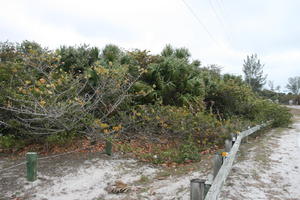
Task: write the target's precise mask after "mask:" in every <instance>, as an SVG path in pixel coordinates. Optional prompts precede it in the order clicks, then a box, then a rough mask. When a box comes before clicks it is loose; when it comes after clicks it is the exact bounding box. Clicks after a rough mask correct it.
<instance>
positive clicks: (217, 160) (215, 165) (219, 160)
mask: <svg viewBox="0 0 300 200" xmlns="http://www.w3.org/2000/svg"><path fill="white" fill-rule="evenodd" d="M222 163H223V158H222V156H221V155H220V154H219V153H216V154H215V156H214V158H213V168H214V171H213V175H214V179H215V177H216V176H217V174H218V172H219V170H220V168H221V166H222Z"/></svg>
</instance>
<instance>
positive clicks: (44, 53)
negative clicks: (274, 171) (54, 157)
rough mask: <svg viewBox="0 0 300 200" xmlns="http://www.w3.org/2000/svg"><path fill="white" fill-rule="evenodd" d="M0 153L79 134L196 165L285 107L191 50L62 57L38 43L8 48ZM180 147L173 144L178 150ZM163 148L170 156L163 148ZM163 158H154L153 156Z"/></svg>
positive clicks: (0, 67) (1, 55) (1, 66)
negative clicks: (205, 154)
mask: <svg viewBox="0 0 300 200" xmlns="http://www.w3.org/2000/svg"><path fill="white" fill-rule="evenodd" d="M0 59H1V63H0V82H1V84H0V133H1V134H2V136H0V146H2V148H4V147H7V148H11V147H14V148H15V147H16V146H17V145H20V141H22V142H23V143H26V144H29V143H41V144H43V143H47V144H48V143H61V144H65V143H66V142H68V141H70V140H72V139H74V138H77V139H78V138H79V137H81V138H82V137H88V138H92V139H93V140H95V139H97V138H105V139H111V140H118V141H121V142H120V143H121V144H122V145H120V146H119V148H120V149H122V150H128V151H130V150H132V149H131V148H130V146H128V144H131V143H132V142H135V141H141V140H143V141H145V143H153V144H156V146H154V147H153V146H152V147H151V149H152V150H151V151H150V150H149V149H148V150H149V151H148V150H147V149H145V148H147V145H145V143H141V142H140V143H139V144H138V145H136V146H135V150H136V151H138V150H141V151H144V152H145V151H146V152H148V153H144V154H142V155H140V158H142V159H145V160H151V161H153V162H157V163H159V162H163V161H166V160H167V161H168V160H169V161H176V162H184V161H186V160H197V159H198V157H199V154H198V152H199V151H200V150H204V149H205V148H207V147H211V146H214V145H218V144H220V143H222V142H223V141H224V138H226V137H229V133H230V132H233V131H240V130H242V129H245V127H247V126H249V125H253V124H258V123H261V122H263V121H264V122H266V121H269V120H272V121H273V125H274V126H282V125H286V124H287V123H289V120H290V117H291V116H290V114H289V113H288V111H287V109H285V108H284V107H281V106H279V105H277V104H275V103H273V102H271V101H269V100H265V99H263V98H261V97H259V96H258V94H257V93H255V92H253V91H252V89H251V88H250V87H249V86H248V85H247V84H246V82H245V81H244V80H243V79H242V78H241V77H240V76H234V75H230V74H221V72H220V69H219V68H217V67H215V66H214V65H211V66H201V62H200V61H198V60H191V57H190V53H189V51H188V50H187V49H185V48H173V47H172V46H170V45H167V46H166V47H165V48H164V49H163V51H162V52H161V54H159V55H151V54H150V53H149V52H148V51H141V50H133V51H124V50H122V49H121V48H119V47H117V46H115V45H107V46H105V47H104V48H103V49H102V50H100V49H99V48H97V47H89V46H87V45H82V46H75V47H66V46H63V47H60V48H59V49H57V50H55V51H49V50H47V49H45V48H42V47H41V46H40V45H39V44H37V43H35V42H29V41H24V42H23V43H21V44H13V43H9V42H3V43H1V44H0ZM170 144H172V145H170ZM161 149H163V151H161ZM154 153H155V155H157V156H158V157H157V156H156V157H155V159H154V158H153V156H152V154H154Z"/></svg>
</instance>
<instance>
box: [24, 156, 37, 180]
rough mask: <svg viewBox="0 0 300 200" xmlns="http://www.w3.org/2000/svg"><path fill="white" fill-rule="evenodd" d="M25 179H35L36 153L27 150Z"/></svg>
mask: <svg viewBox="0 0 300 200" xmlns="http://www.w3.org/2000/svg"><path fill="white" fill-rule="evenodd" d="M26 161H27V162H26V167H27V181H31V182H33V181H35V180H36V179H37V153H36V152H28V153H27V154H26Z"/></svg>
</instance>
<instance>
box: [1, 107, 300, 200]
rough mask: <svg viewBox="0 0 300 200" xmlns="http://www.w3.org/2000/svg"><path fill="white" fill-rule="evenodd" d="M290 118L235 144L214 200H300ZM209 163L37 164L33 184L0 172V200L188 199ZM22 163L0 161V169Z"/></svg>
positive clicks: (90, 156) (18, 173)
mask: <svg viewBox="0 0 300 200" xmlns="http://www.w3.org/2000/svg"><path fill="white" fill-rule="evenodd" d="M298 108H300V107H295V108H294V110H295V109H298ZM296 111H297V110H296ZM295 116H296V117H295V122H294V123H293V125H292V126H291V127H290V128H280V129H274V130H271V131H269V132H267V133H266V134H264V135H261V136H260V135H256V136H254V137H252V139H250V140H249V143H246V144H242V145H241V149H240V152H239V154H238V159H237V161H236V163H235V164H234V167H233V169H232V172H231V174H230V175H229V178H228V180H227V181H226V185H225V186H224V188H223V192H222V194H221V197H220V199H223V200H230V199H232V200H240V199H253V200H254V199H255V200H259V199H270V200H277V199H287V200H296V199H297V200H300V188H299V186H300V153H299V152H300V137H299V134H300V110H298V112H295ZM210 160H211V158H210V157H209V156H207V157H203V159H202V161H201V162H199V163H195V164H193V165H191V166H181V167H176V168H164V167H158V166H153V165H149V164H145V163H141V162H138V161H136V160H133V159H125V158H123V157H121V156H118V155H114V156H113V157H108V156H106V155H103V154H100V153H85V154H83V153H82V154H79V153H77V154H69V155H65V156H61V157H56V158H53V159H47V160H41V161H39V164H38V177H39V178H38V180H37V181H35V182H33V183H31V182H27V181H26V179H25V177H24V176H25V166H24V165H21V166H18V167H16V168H14V169H11V170H8V171H5V172H0V200H8V199H14V200H27V199H28V200H29V199H30V200H77V199H78V200H102V199H105V200H106V199H107V200H119V199H120V200H135V199H141V200H144V199H149V200H177V199H178V200H188V199H189V184H190V180H191V179H193V178H204V179H205V178H207V176H208V174H209V173H210V172H211V162H210ZM22 161H24V160H22V159H20V160H9V159H2V158H1V159H0V170H1V169H3V168H6V167H8V166H11V165H14V164H17V163H20V162H22ZM116 181H121V182H122V183H124V184H126V186H128V188H130V191H129V192H127V193H122V194H111V193H109V192H108V191H107V190H106V189H105V188H107V187H108V186H110V185H112V184H114V183H115V182H116ZM17 197H18V198H17Z"/></svg>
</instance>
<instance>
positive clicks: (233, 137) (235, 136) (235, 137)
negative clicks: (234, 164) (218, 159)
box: [230, 133, 237, 146]
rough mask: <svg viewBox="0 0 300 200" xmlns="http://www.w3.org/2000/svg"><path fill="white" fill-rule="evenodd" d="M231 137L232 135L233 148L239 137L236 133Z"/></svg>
mask: <svg viewBox="0 0 300 200" xmlns="http://www.w3.org/2000/svg"><path fill="white" fill-rule="evenodd" d="M230 135H231V141H232V146H233V145H234V143H235V141H236V139H237V135H236V134H234V133H231V134H230Z"/></svg>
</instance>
